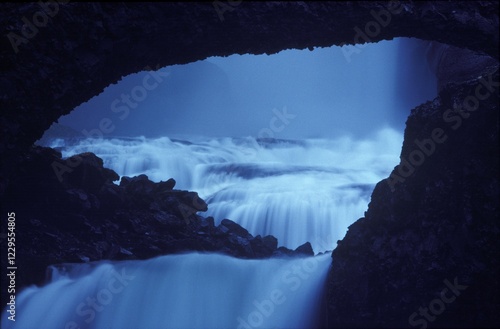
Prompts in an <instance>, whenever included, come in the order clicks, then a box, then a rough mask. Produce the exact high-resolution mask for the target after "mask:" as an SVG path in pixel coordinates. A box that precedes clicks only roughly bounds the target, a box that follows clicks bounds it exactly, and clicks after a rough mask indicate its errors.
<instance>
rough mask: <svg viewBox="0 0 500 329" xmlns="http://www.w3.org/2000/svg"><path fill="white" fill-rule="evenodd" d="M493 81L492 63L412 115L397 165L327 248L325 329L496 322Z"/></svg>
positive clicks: (499, 291) (498, 244)
mask: <svg viewBox="0 0 500 329" xmlns="http://www.w3.org/2000/svg"><path fill="white" fill-rule="evenodd" d="M499 81H500V80H499V76H498V65H497V66H496V68H493V71H484V72H481V73H478V74H477V75H476V78H475V79H472V80H468V81H466V82H462V83H459V84H455V83H451V84H448V85H447V86H446V87H444V88H443V90H442V91H441V93H440V95H439V97H438V98H436V99H435V100H433V101H431V102H428V103H425V104H423V105H421V106H418V107H417V108H415V109H414V110H413V111H412V113H411V115H410V116H409V118H408V120H407V122H406V130H405V136H404V143H403V149H402V152H401V163H400V164H399V165H398V166H397V167H396V168H394V171H393V172H392V174H391V176H390V177H389V178H388V179H385V180H383V181H381V182H379V183H378V184H377V186H376V187H375V190H374V192H373V194H372V198H371V202H370V205H369V208H368V211H367V212H366V214H365V217H363V218H361V219H359V220H358V221H357V222H355V223H354V224H352V225H351V226H350V227H349V230H348V232H347V234H346V236H345V238H344V239H343V240H342V241H339V244H338V246H337V248H336V249H335V250H334V251H333V254H332V258H333V262H332V269H331V272H330V279H329V283H328V285H329V287H328V298H329V302H328V304H329V310H328V312H329V315H328V325H329V326H335V327H373V326H376V327H398V328H405V327H423V325H424V323H425V325H426V326H428V327H430V328H432V327H455V328H461V327H469V328H470V327H478V326H479V327H485V326H486V327H491V326H492V327H496V326H498V324H499V323H500V312H499V310H500V300H499V298H498V296H500V283H499V278H498V273H499V270H500V258H499V257H498V255H500V222H499V217H500V205H499V200H500V190H499V173H498V168H499V152H498V150H499V135H498V131H499V130H498V128H499V121H498V120H499V117H498V115H499V112H498V110H499V107H498V102H499V99H498V96H499V86H500V83H499ZM445 289H446V290H445Z"/></svg>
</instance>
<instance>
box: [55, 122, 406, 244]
mask: <svg viewBox="0 0 500 329" xmlns="http://www.w3.org/2000/svg"><path fill="white" fill-rule="evenodd" d="M402 139H403V137H402V135H401V134H400V133H398V132H396V131H394V130H392V129H389V128H387V129H384V130H381V131H379V132H378V134H377V135H376V136H374V137H373V138H372V139H371V140H354V139H351V138H349V137H347V136H346V137H342V138H337V139H306V140H279V139H278V140H277V139H255V138H252V137H248V138H201V137H191V138H189V140H176V139H169V138H167V137H162V138H155V139H148V138H121V139H120V138H113V139H99V140H96V139H94V140H93V139H85V140H82V141H80V142H79V143H77V144H76V145H64V142H63V141H62V140H56V141H54V144H53V145H52V146H59V147H63V156H70V155H73V154H77V153H81V152H87V151H90V152H94V153H96V154H97V155H98V156H99V157H101V158H102V159H103V160H104V165H105V166H106V167H108V168H111V169H113V170H115V171H116V172H117V173H118V174H119V175H122V176H123V175H125V176H135V175H139V174H146V175H148V177H149V178H150V179H151V180H153V181H160V180H164V181H165V180H167V179H169V178H174V179H175V180H176V181H177V185H176V187H175V188H177V189H187V190H193V191H196V192H198V193H199V194H200V196H201V197H202V198H203V199H205V200H206V201H207V203H208V211H207V212H205V213H202V215H204V216H213V217H214V218H215V222H216V223H219V222H220V221H222V219H224V218H229V219H231V220H233V221H235V222H237V223H239V224H241V225H242V226H243V227H245V228H247V229H248V230H249V232H250V233H251V234H253V235H257V234H260V235H268V234H272V235H274V236H276V237H277V238H278V243H279V245H283V246H286V247H288V248H292V249H294V248H296V247H298V246H299V245H301V244H303V243H305V242H307V241H309V242H311V244H312V245H313V249H314V250H315V252H322V251H325V250H332V249H333V248H334V247H335V246H336V242H337V240H339V239H342V238H343V237H344V235H345V233H346V231H347V227H348V226H349V225H350V224H352V223H353V222H354V221H355V220H357V219H358V218H360V217H362V216H363V214H364V212H365V211H366V209H367V205H368V203H369V200H370V195H371V192H372V190H373V187H374V185H375V184H376V183H377V182H378V181H380V180H381V179H383V178H385V177H387V176H388V175H389V173H390V170H392V168H393V167H394V166H395V165H396V164H397V163H398V156H399V153H400V147H401V144H402ZM319 241H321V242H322V243H321V244H320V243H319Z"/></svg>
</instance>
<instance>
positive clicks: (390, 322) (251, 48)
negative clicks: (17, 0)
mask: <svg viewBox="0 0 500 329" xmlns="http://www.w3.org/2000/svg"><path fill="white" fill-rule="evenodd" d="M0 8H2V12H1V14H0V25H1V26H2V29H3V35H4V37H3V38H1V41H0V43H1V52H0V56H1V58H2V61H1V67H2V74H1V75H0V90H1V94H0V105H1V107H0V108H1V110H2V114H1V118H0V120H1V121H0V129H1V135H2V138H1V140H0V154H1V161H2V162H1V166H2V169H1V176H0V197H2V214H5V213H6V212H7V211H12V209H11V208H9V209H7V208H6V207H7V206H9V207H11V206H16V208H17V209H25V213H23V216H20V217H19V219H18V222H19V225H20V227H23V228H22V229H23V230H25V231H26V232H29V233H28V234H27V237H26V239H25V240H24V241H25V244H24V248H25V255H26V262H27V263H26V264H27V266H28V264H29V262H28V259H39V263H38V264H36V265H35V266H33V268H34V271H36V272H37V273H33V276H32V277H29V278H25V283H28V282H34V281H36V280H39V278H40V277H43V273H42V272H43V268H44V266H45V265H46V264H49V263H51V262H57V260H60V261H78V260H80V261H85V260H86V259H87V258H88V259H92V260H94V259H103V258H113V259H121V258H130V257H138V258H140V257H150V256H152V255H154V254H162V253H168V252H174V251H176V250H177V249H175V248H173V247H172V246H174V245H176V246H177V243H180V245H181V246H184V247H185V248H183V249H184V250H185V249H192V248H194V250H222V249H224V250H226V251H227V252H228V253H234V254H238V253H242V254H244V253H248V252H250V251H251V252H255V250H260V251H259V252H258V253H259V254H260V255H262V257H264V255H265V256H269V255H272V254H273V253H274V252H275V251H276V250H277V246H276V245H275V243H274V240H273V239H272V238H271V237H269V238H266V239H264V238H254V237H249V236H248V235H247V234H245V232H244V231H242V230H244V228H241V227H239V228H238V227H233V226H232V224H231V223H229V222H226V224H228V226H230V227H231V228H228V226H225V225H222V226H224V227H218V228H216V227H214V226H213V223H212V225H211V224H210V223H209V222H206V223H205V222H204V221H203V220H201V219H199V218H197V217H193V222H192V224H193V225H194V226H193V228H186V227H180V226H179V224H185V223H184V221H183V217H182V214H179V213H175V211H177V210H175V209H178V207H177V206H176V207H177V208H176V207H174V208H173V210H172V207H170V208H169V206H168V205H158V202H157V201H156V197H155V193H157V192H167V193H170V194H175V196H172V198H173V199H171V200H174V199H175V202H177V203H176V205H179V204H184V205H186V206H187V207H192V206H193V204H192V199H191V202H190V201H189V200H188V201H186V198H188V199H189V198H190V197H191V198H192V197H193V194H189V193H191V192H186V191H185V192H182V193H184V194H182V193H181V192H175V193H173V192H171V190H172V189H173V186H171V187H170V185H169V186H166V185H164V186H162V187H156V186H155V185H151V184H150V183H147V180H144V179H138V180H137V179H136V180H135V181H133V182H132V185H130V186H131V187H129V188H128V190H127V182H124V183H123V185H122V186H120V187H111V185H110V184H111V181H112V180H113V179H116V177H115V176H114V175H113V173H112V172H109V171H106V170H105V169H104V168H101V167H102V165H100V164H99V160H98V159H95V158H94V157H92V155H88V156H87V159H88V161H86V162H85V161H84V163H87V167H85V168H87V169H85V170H84V169H83V168H84V167H77V168H81V169H78V170H76V171H75V172H74V173H72V175H69V176H71V177H73V179H74V180H70V181H65V184H63V185H61V182H60V181H57V180H55V179H54V181H53V182H51V181H50V180H44V179H41V178H43V177H45V175H46V174H47V172H49V171H51V170H52V167H51V165H52V164H53V163H54V161H56V162H60V163H62V164H63V165H67V166H70V167H71V163H67V162H62V161H67V160H62V159H60V156H59V155H58V154H57V153H51V152H52V151H50V150H44V149H39V148H34V149H32V148H31V146H32V144H33V142H34V141H36V140H37V139H38V138H40V137H41V135H42V134H43V132H44V131H45V130H46V129H47V128H48V127H49V126H50V125H51V123H53V122H54V121H56V120H57V119H58V118H59V117H60V116H61V115H63V114H66V113H69V112H70V111H71V110H72V109H73V108H74V107H76V106H77V105H79V104H81V103H82V102H84V101H86V100H88V99H90V98H91V97H92V96H94V95H97V94H99V93H100V92H101V91H102V90H103V89H104V88H105V87H106V86H108V85H109V84H111V83H115V82H116V81H118V80H119V79H120V78H121V77H122V76H125V75H127V74H130V73H134V72H138V71H141V70H151V69H157V68H160V67H163V66H165V65H172V64H181V63H187V62H192V61H196V60H199V59H204V58H206V57H208V56H215V55H219V56H220V55H230V54H234V53H241V54H243V53H252V54H260V53H269V54H270V53H275V52H278V51H280V50H283V49H288V48H299V49H303V48H308V47H317V46H331V45H341V44H344V43H349V44H350V43H358V42H361V43H363V42H366V41H371V42H376V41H380V40H384V39H391V38H394V37H403V36H405V37H418V38H421V39H425V40H432V41H438V42H442V43H446V44H449V45H453V46H457V47H463V48H468V49H470V50H473V51H475V52H476V53H478V54H482V55H486V56H491V57H492V58H493V62H492V63H496V67H495V65H493V64H492V65H487V66H484V67H483V66H482V67H481V70H480V71H478V72H477V74H472V75H471V76H469V75H467V76H465V77H463V76H462V75H461V77H463V78H462V79H460V81H457V80H456V79H455V80H454V79H446V83H443V85H442V86H440V94H439V97H438V98H437V99H435V100H434V101H432V102H429V103H426V104H423V105H421V106H419V107H417V108H415V109H414V110H413V111H412V114H411V115H410V117H409V118H408V121H407V127H406V130H405V140H404V144H403V149H402V153H401V163H400V165H399V166H398V167H396V168H395V169H394V171H393V173H392V175H391V176H390V177H389V178H388V179H386V180H384V181H382V182H380V183H379V184H378V185H377V187H376V188H375V190H374V192H373V195H372V200H371V203H370V205H369V209H368V211H367V212H366V215H365V217H364V218H362V219H360V220H358V221H357V222H356V223H354V224H353V225H352V226H351V227H350V229H349V231H348V233H347V235H346V237H345V238H344V239H343V240H342V241H341V242H339V245H338V246H337V247H336V249H335V250H334V252H333V254H332V257H333V262H332V269H331V273H330V279H329V282H328V286H327V288H326V291H327V295H328V296H327V305H326V306H325V312H324V313H325V315H324V320H323V322H324V324H325V326H333V327H344V326H346V327H360V326H361V327H363V326H364V327H371V326H388V327H422V328H423V327H424V324H425V325H426V326H443V325H444V326H464V327H467V326H474V325H483V326H487V325H490V326H495V325H498V324H499V323H500V320H499V318H498V315H497V314H499V304H500V302H499V297H498V296H499V295H500V294H499V285H498V279H497V277H498V270H499V268H498V266H499V264H498V255H499V254H500V252H499V251H500V248H499V245H498V241H499V239H498V238H499V236H498V235H499V234H500V233H499V232H500V230H499V227H498V215H499V207H498V200H499V198H498V196H499V195H498V194H499V191H498V172H497V169H496V168H498V81H499V77H498V2H488V1H481V2H479V1H478V2H476V1H474V2H404V3H403V2H340V3H323V2H313V3H309V2H307V3H304V2H293V3H280V2H272V3H263V4H262V3H251V2H249V3H246V2H241V1H232V2H223V1H215V2H213V3H161V4H156V3H155V4H152V3H151V4H150V3H148V4H128V3H122V4H114V3H113V4H106V3H104V4H100V3H63V2H50V3H49V2H48V3H46V4H43V3H42V4H37V3H31V4H23V5H17V4H2V5H0ZM353 56H355V54H353ZM448 72H449V70H448ZM444 80H445V79H443V81H444ZM103 117H104V115H103ZM96 128H98V127H96ZM49 160H50V161H49ZM92 168H94V169H95V168H98V170H94V169H92ZM96 172H98V174H96ZM87 175H91V177H94V179H93V180H91V181H95V180H97V182H98V184H97V185H92V186H90V185H85V184H84V182H85V178H86V177H88V176H87ZM52 176H53V175H52ZM36 177H38V178H40V179H39V180H38V181H37V183H35V184H34V186H30V184H32V183H30V182H31V181H33V179H34V178H36ZM68 179H69V178H68ZM82 184H83V185H82ZM165 184H167V182H165ZM167 185H168V184H167ZM54 186H57V187H54ZM132 187H134V188H132ZM47 189H52V190H53V193H52V194H50V195H51V196H53V198H51V197H49V196H45V195H43V192H42V191H44V190H47ZM30 191H31V192H30ZM35 192H36V193H35ZM37 193H38V194H37ZM130 193H132V194H134V193H135V196H136V197H137V194H139V197H138V198H137V199H136V201H137V204H135V203H133V204H132V205H134V204H135V206H137V207H136V208H134V209H135V211H136V213H135V214H138V213H139V212H140V213H142V214H144V213H147V214H146V215H144V217H142V216H138V218H141V221H138V220H132V219H131V220H128V219H127V220H123V221H122V222H120V223H122V224H123V223H126V224H127V225H130V227H127V228H122V227H120V225H122V224H117V223H116V222H113V221H110V222H103V223H101V222H99V216H98V215H96V214H99V213H100V212H106V211H108V212H110V213H114V211H115V210H116V209H118V208H120V207H122V206H125V205H127V206H132V205H131V204H130V202H127V200H128V201H129V199H127V198H129V197H130V195H131V194H130ZM179 193H181V194H179ZM103 197H104V198H107V199H106V200H108V199H109V200H115V201H114V203H113V202H111V203H110V204H111V205H112V206H111V207H116V208H113V209H114V210H113V209H102V207H101V205H100V204H99V202H97V201H96V200H99V199H100V198H103ZM9 200H10V201H9ZM15 200H17V201H15ZM67 200H73V201H72V202H73V206H75V207H76V208H77V209H79V213H78V212H76V213H75V214H74V216H73V217H74V218H73V217H72V218H73V220H74V221H75V222H77V223H79V224H78V225H79V227H80V229H81V232H69V231H70V228H65V226H64V225H63V224H64V220H63V218H57V216H55V217H54V218H53V219H51V218H46V216H40V215H38V214H37V213H40V209H47V208H50V207H52V209H57V208H58V207H59V206H62V205H64V203H65V202H67ZM4 201H9V202H10V203H4ZM16 202H17V203H16ZM173 202H174V201H173ZM27 205H29V206H27ZM135 206H134V207H135ZM151 207H153V208H151ZM162 207H166V208H162ZM165 209H168V211H167V210H165ZM184 209H186V208H184ZM188 209H189V208H188ZM130 213H131V214H134V212H133V211H131V212H130ZM170 215H173V216H174V217H171V216H170ZM51 220H52V222H51ZM117 220H120V219H117ZM148 225H150V226H151V227H153V226H154V227H158V226H162V225H165V226H164V227H168V229H165V230H164V231H162V232H164V233H165V234H167V233H168V234H171V235H172V239H171V241H172V244H171V245H170V247H169V245H165V242H161V243H159V244H158V243H152V240H154V238H155V237H153V238H147V239H148V240H144V242H137V241H132V240H130V241H127V240H126V239H125V238H124V237H122V235H124V234H125V233H126V232H129V233H127V234H130V235H131V236H136V237H137V239H139V238H138V237H139V235H140V234H142V233H144V232H143V231H141V230H143V229H144V228H145V227H147V226H148ZM178 226H179V227H178ZM48 227H49V228H50V229H47V228H48ZM71 227H72V226H71ZM104 227H106V231H109V232H110V233H109V234H111V236H105V235H103V233H102V231H103V228H104ZM53 228H57V232H54V231H51V230H52V229H53ZM85 230H90V231H89V232H94V233H95V240H92V241H84V239H83V238H82V239H81V240H82V241H84V242H83V244H79V242H78V241H80V239H79V238H78V240H77V241H75V240H74V239H75V237H78V236H79V234H83V233H84V232H86V231H85ZM99 232H101V233H99ZM124 232H125V233H124ZM199 232H201V233H199ZM69 233H71V234H69ZM247 233H248V232H247ZM127 234H125V235H127ZM84 236H85V234H84ZM156 238H158V237H156ZM200 239H201V240H200ZM254 239H256V240H255V241H254ZM167 240H168V239H167ZM181 240H185V241H184V243H185V244H182V243H181V242H180V241H181ZM3 241H5V240H3V239H2V243H4V242H3ZM104 241H113V243H108V244H106V245H105V244H103V242H104ZM193 241H197V242H196V243H195V246H194V247H193ZM200 241H202V242H200ZM203 241H204V242H203ZM252 241H253V242H252ZM252 243H253V244H252ZM167 244H168V243H167ZM72 245H73V247H72ZM74 245H79V246H80V248H79V249H78V248H76V249H71V248H75V247H74ZM254 245H255V247H254ZM82 246H85V248H83V249H82V248H81V247H82ZM151 246H156V248H153V247H151ZM248 246H250V249H249V247H248ZM334 247H335V246H332V248H334ZM134 248H135V249H134ZM150 248H153V249H154V250H152V249H150ZM172 248H173V249H172ZM197 248H198V249H197ZM238 248H242V249H241V251H238V252H237V251H235V250H237V249H238ZM245 248H246V250H245ZM77 249H78V250H77ZM174 249H175V250H174ZM304 249H307V246H305V247H304ZM3 250H6V248H2V252H3ZM49 250H50V251H54V253H53V254H50V252H47V251H49ZM55 251H57V252H55ZM77 251H78V252H77ZM283 252H284V251H283ZM306 252H308V250H306ZM36 254H40V257H39V258H36V257H35V258H32V256H33V255H36ZM130 254H132V255H133V256H131V255H130ZM240 256H241V254H240ZM5 258H6V257H3V256H2V262H4V261H5ZM2 267H5V266H4V264H3V263H2ZM30 275H31V274H30ZM465 286H466V288H464V287H465ZM445 288H447V289H448V290H446V291H445V293H443V291H444V290H443V289H445ZM420 308H425V309H420Z"/></svg>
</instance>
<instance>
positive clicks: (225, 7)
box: [0, 1, 498, 157]
mask: <svg viewBox="0 0 500 329" xmlns="http://www.w3.org/2000/svg"><path fill="white" fill-rule="evenodd" d="M55 3H56V2H54V3H52V5H51V6H50V7H43V6H41V5H39V4H37V3H32V4H23V5H17V4H2V5H1V7H0V8H2V14H1V15H0V24H1V26H2V38H0V43H1V52H0V56H1V58H2V61H1V62H2V64H1V65H2V75H1V77H0V90H2V95H1V97H0V105H1V108H2V119H1V122H0V127H1V130H2V136H3V138H2V140H1V142H0V153H1V154H2V157H5V156H7V157H9V156H10V155H11V154H12V153H15V152H16V150H19V148H23V149H26V148H27V147H29V146H30V145H31V144H32V143H33V142H34V141H35V140H37V139H38V138H40V137H41V136H42V134H43V132H44V131H45V130H46V129H47V128H48V127H49V126H50V125H51V123H52V122H54V121H56V120H57V119H58V118H59V117H60V116H61V115H63V114H67V113H69V112H70V111H71V110H72V109H73V108H75V107H76V106H78V105H80V104H81V103H83V102H85V101H87V100H88V99H90V98H91V97H93V96H94V95H98V94H99V93H101V92H102V90H103V89H104V88H105V87H106V86H108V85H109V84H111V83H115V82H116V81H118V80H119V79H120V78H121V77H122V76H125V75H128V74H131V73H134V72H138V71H142V70H151V69H158V68H160V67H163V66H166V65H172V64H182V63H188V62H193V61H196V60H200V59H204V58H206V57H209V56H215V55H219V56H225V55H231V54H235V53H239V54H245V53H251V54H262V53H268V54H272V53H276V52H278V51H280V50H283V49H289V48H299V49H304V48H308V47H309V48H312V47H325V46H331V45H340V44H344V43H347V44H352V43H357V42H360V43H364V42H377V41H380V40H384V39H392V38H394V37H403V36H406V37H417V38H420V39H426V40H435V41H439V42H444V43H448V44H452V45H455V46H460V47H467V48H470V49H473V50H476V51H480V52H483V53H486V54H489V55H492V56H498V46H497V40H498V28H497V27H498V16H496V13H497V11H498V3H496V2H483V1H481V2H479V1H474V2H458V3H455V2H424V3H421V2H414V3H401V2H398V1H392V2H371V1H370V2H339V3H337V2H331V3H324V2H313V3H309V2H269V3H256V2H245V1H242V2H239V1H231V2H224V1H219V2H215V3H217V5H214V3H210V2H207V3H154V4H152V3H71V2H69V3H66V4H62V3H59V4H57V6H56V5H54V4H55ZM35 23H36V24H35Z"/></svg>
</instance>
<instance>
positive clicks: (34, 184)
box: [2, 146, 313, 288]
mask: <svg viewBox="0 0 500 329" xmlns="http://www.w3.org/2000/svg"><path fill="white" fill-rule="evenodd" d="M17 163H18V168H17V171H18V175H17V176H16V177H13V178H12V184H10V185H9V188H8V190H7V193H6V198H5V202H6V203H7V204H9V207H10V209H15V217H16V225H17V226H16V231H17V232H19V234H17V236H16V245H19V246H22V248H18V250H17V255H16V261H17V266H18V268H20V269H21V268H22V269H24V270H22V271H19V277H18V278H17V287H18V288H21V287H23V286H25V285H27V284H33V283H38V284H40V283H42V282H43V281H44V278H45V270H46V268H47V266H49V265H52V264H57V263H68V262H89V261H97V260H103V259H108V260H125V259H146V258H151V257H155V256H159V255H164V254H172V253H179V252H185V251H206V252H219V253H223V254H227V255H231V256H235V257H240V258H266V257H271V256H277V257H279V256H295V255H302V256H304V255H313V251H312V248H311V245H310V244H309V243H305V244H304V245H302V246H300V247H299V248H297V249H296V250H295V251H293V250H289V249H287V248H284V247H279V248H278V241H277V239H276V238H275V237H273V236H270V235H269V236H264V237H261V236H260V235H258V236H255V237H254V236H252V235H251V234H250V233H248V231H247V230H246V229H244V228H243V227H241V226H240V225H238V224H237V223H235V222H233V221H231V220H229V219H224V220H222V222H221V223H220V224H219V225H218V226H216V225H215V224H214V218H212V217H202V216H200V215H198V214H197V212H199V211H200V212H203V211H206V210H207V204H206V203H205V201H203V200H202V199H201V198H200V197H199V196H198V194H197V193H196V192H189V191H182V190H175V189H174V187H175V180H174V179H172V178H171V179H168V180H167V181H162V182H159V183H155V182H152V181H150V180H149V179H148V177H147V176H146V175H140V176H137V177H133V178H130V177H122V178H121V181H120V184H119V185H116V184H114V183H113V181H117V180H118V179H119V176H118V174H116V173H115V172H114V171H112V170H110V169H107V168H104V167H103V161H102V159H100V158H99V157H97V156H96V155H95V154H93V153H83V154H80V155H75V156H73V157H70V158H68V159H62V158H61V153H59V152H58V151H55V150H53V149H50V148H44V147H39V146H36V147H33V148H32V149H31V150H30V151H29V152H27V153H25V154H24V155H23V159H22V160H20V161H18V162H17ZM3 260H4V259H2V261H3ZM28 269H29V270H28Z"/></svg>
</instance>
